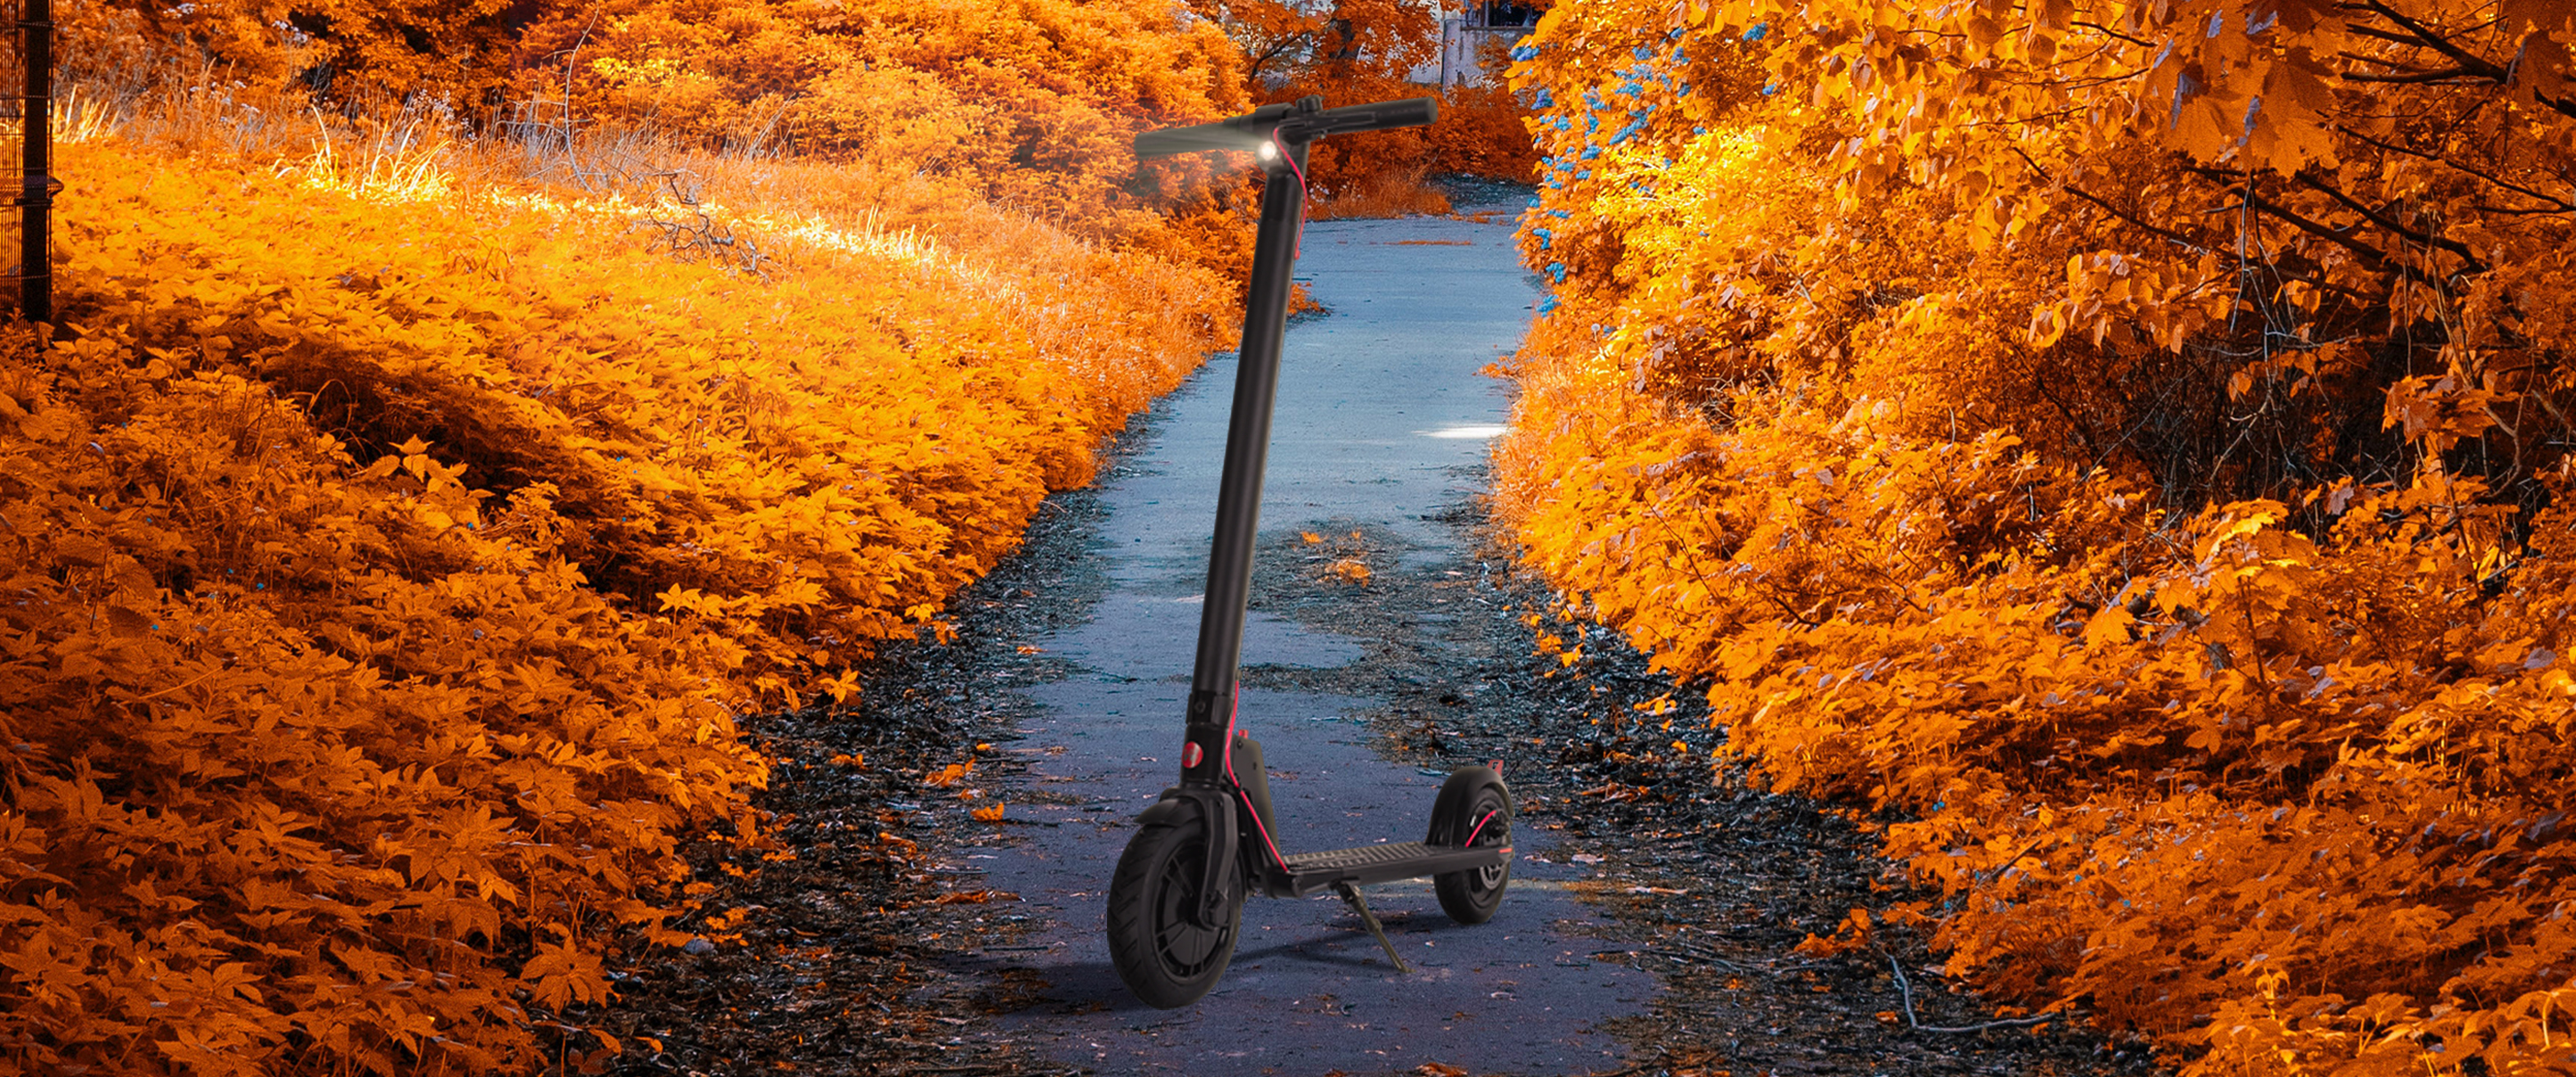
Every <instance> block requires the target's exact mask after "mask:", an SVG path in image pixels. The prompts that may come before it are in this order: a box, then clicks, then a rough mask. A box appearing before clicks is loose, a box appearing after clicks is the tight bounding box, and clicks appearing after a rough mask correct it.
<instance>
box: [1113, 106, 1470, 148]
mask: <svg viewBox="0 0 2576 1077" xmlns="http://www.w3.org/2000/svg"><path fill="white" fill-rule="evenodd" d="M1439 118H1440V99H1439V98H1436V97H1415V98H1408V99H1406V100H1402V101H1379V102H1376V103H1374V104H1367V105H1344V106H1342V107H1340V108H1328V109H1320V110H1317V111H1313V112H1304V111H1300V110H1299V109H1298V108H1297V106H1295V105H1286V104H1280V105H1263V106H1261V107H1260V108H1257V109H1254V110H1252V111H1251V112H1248V113H1245V114H1243V115H1241V116H1236V117H1234V118H1232V119H1226V120H1218V121H1217V122H1215V123H1202V124H1197V125H1195V126H1191V127H1166V128H1164V129H1162V130H1160V131H1147V132H1144V133H1143V134H1139V135H1137V136H1136V159H1137V160H1140V161H1141V160H1146V159H1149V158H1154V157H1169V156H1172V155H1174V154H1181V153H1196V152H1199V151H1201V150H1241V151H1245V152H1250V151H1253V150H1257V149H1260V148H1261V145H1262V144H1263V143H1265V142H1268V141H1270V139H1271V135H1272V133H1273V132H1277V134H1278V137H1280V138H1282V139H1286V140H1289V141H1298V142H1302V141H1308V140H1312V139H1317V138H1322V137H1323V136H1325V135H1339V134H1349V133H1352V132H1355V131H1385V130H1390V129H1393V128H1397V127H1420V126H1423V125H1425V124H1429V123H1432V122H1434V121H1436V120H1438V119H1439Z"/></svg>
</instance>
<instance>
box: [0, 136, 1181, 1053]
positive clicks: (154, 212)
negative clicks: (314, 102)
mask: <svg viewBox="0 0 2576 1077" xmlns="http://www.w3.org/2000/svg"><path fill="white" fill-rule="evenodd" d="M188 107H195V106H188ZM171 108H173V109H179V108H180V106H175V105H174V106H171ZM175 114H176V113H175V112H170V113H163V114H161V115H163V119H162V120H161V121H156V122H163V123H165V124H166V123H173V122H175V121H170V120H168V118H167V117H168V116H169V115H175ZM141 115H143V114H141V113H137V114H133V115H130V116H129V118H128V120H127V121H126V122H127V123H128V124H130V125H131V126H133V127H134V128H135V129H137V130H141V129H143V128H144V127H145V126H147V125H146V124H145V123H144V120H143V119H141V118H137V117H139V116H141ZM287 115H289V116H291V115H292V113H288V114H287ZM93 119H94V117H93ZM264 122H266V123H267V124H268V126H267V127H265V128H263V130H264V131H265V132H266V133H265V134H263V135H262V136H261V137H263V138H267V137H273V136H274V135H275V133H276V132H277V131H278V130H279V129H280V128H279V125H280V124H283V123H285V122H288V121H285V120H268V121H264ZM107 126H108V127H113V126H115V125H114V124H113V123H110V124H107ZM78 129H79V130H81V131H84V132H86V133H88V134H91V135H96V134H97V133H98V132H99V131H100V129H101V128H100V125H99V124H98V123H94V122H85V123H84V124H83V125H81V126H80V127H79V128H78ZM167 129H169V130H186V131H201V130H202V128H190V127H185V126H184V125H182V126H173V127H168V128H167ZM346 133H347V132H346V131H345V130H343V131H340V132H338V133H335V134H334V135H333V136H332V141H330V142H328V143H325V142H323V141H322V140H321V139H320V138H319V137H318V133H317V137H315V138H314V139H312V140H311V141H309V142H305V143H302V144H300V145H298V146H297V147H296V148H295V149H294V150H293V151H292V152H288V153H287V154H286V155H285V157H284V159H282V160H277V159H266V158H254V159H249V160H244V159H241V158H237V157H233V156H230V155H228V154H226V153H224V152H222V149H221V146H222V144H223V143H222V141H221V140H220V139H215V140H212V141H206V140H198V141H195V142H193V143H192V144H195V145H197V146H199V148H200V150H201V152H197V153H195V154H192V155H178V154H171V153H165V152H162V151H157V150H154V149H151V148H149V147H146V146H143V145H140V144H135V143H124V142H116V141H91V142H86V143H76V144H68V145H63V146H61V147H60V148H59V153H58V162H59V163H58V170H59V171H60V172H61V173H62V174H64V175H67V176H70V177H73V181H74V183H75V184H76V186H77V189H78V190H79V191H80V196H79V197H77V198H70V197H67V198H65V199H63V200H62V201H61V202H60V203H59V205H58V208H57V213H58V215H59V216H58V222H59V223H58V225H57V243H58V247H59V249H60V250H61V251H62V252H63V253H64V255H65V260H64V261H63V262H62V263H61V264H60V265H58V267H57V275H56V304H57V309H58V311H60V321H61V323H62V324H61V325H59V326H58V327H56V328H57V336H58V340H57V342H56V343H54V344H52V345H51V346H49V347H46V346H40V345H39V344H37V343H36V341H35V340H34V339H33V338H32V337H30V336H28V335H26V334H24V333H20V334H17V335H14V336H12V337H10V338H9V343H8V346H7V348H6V349H5V350H4V351H0V543H5V544H6V545H7V547H8V549H9V550H10V551H11V555H10V558H9V561H8V565H9V567H8V569H7V573H8V582H7V586H8V589H9V593H10V595H11V596H12V601H11V602H9V603H6V604H0V938H5V939H7V940H8V941H7V943H6V944H5V946H0V951H5V953H4V954H0V1044H5V1045H6V1046H5V1048H0V1050H5V1052H6V1053H5V1056H0V1057H6V1058H7V1059H8V1060H9V1061H10V1063H12V1064H14V1065H16V1066H19V1067H23V1068H27V1069H29V1070H32V1071H37V1072H58V1071H65V1072H67V1071H70V1070H71V1069H72V1068H73V1067H77V1066H87V1067H90V1069H91V1070H92V1071H93V1072H99V1071H106V1070H117V1071H124V1072H207V1073H214V1072H222V1073H236V1072H238V1073H269V1072H308V1071H309V1072H325V1071H327V1072H367V1073H393V1072H405V1073H409V1072H473V1073H481V1072H494V1071H500V1070H525V1069H530V1068H535V1067H537V1066H538V1065H540V1064H541V1063H542V1062H544V1061H547V1060H549V1059H550V1057H551V1056H552V1055H553V1054H554V1052H553V1051H551V1050H549V1049H548V1048H547V1046H546V1042H547V1041H550V1040H552V1039H555V1038H557V1037H558V1035H559V1034H560V1033H563V1032H566V1031H570V1032H572V1033H573V1034H574V1035H576V1036H578V1030H564V1029H561V1028H560V1027H559V1026H557V1025H555V1024H554V1022H555V1021H556V1020H557V1019H558V1015H560V1014H561V1012H562V1011H563V1010H564V1008H566V1007H567V1006H571V1005H574V1004H581V1003H594V1002H600V1001H604V1000H606V999H607V998H608V997H609V994H608V993H609V984H608V981H607V979H606V977H605V974H604V971H603V966H602V964H601V949H602V947H603V945H605V940H606V939H607V938H609V937H611V936H612V935H618V934H622V933H624V934H635V935H640V937H642V938H645V939H660V940H662V941H666V942H667V941H672V938H671V936H669V935H668V934H667V933H664V932H662V931H661V929H660V925H661V924H662V923H663V921H664V919H665V917H666V916H667V915H668V911H667V909H666V908H665V905H666V904H667V903H668V902H669V901H671V900H672V898H671V896H670V895H671V893H672V891H673V890H674V889H675V888H677V887H679V886H681V885H682V884H685V883H686V882H687V876H688V869H687V866H686V864H685V863H684V862H683V861H682V860H681V859H680V858H679V857H678V856H677V854H676V851H675V850H676V847H677V844H678V842H679V841H680V840H681V838H682V837H683V836H685V835H688V834H691V833H694V832H699V831H703V830H707V829H710V828H713V829H715V830H717V831H718V832H725V833H730V835H731V836H732V837H734V838H735V839H736V840H740V841H745V842H754V841H759V840H763V839H761V838H760V836H759V833H758V830H757V819H756V817H755V813H753V812H752V811H751V810H750V809H749V808H748V807H747V803H748V797H749V795H750V792H751V790H753V789H755V788H757V787H758V786H759V785H761V784H762V783H763V782H764V781H765V774H766V767H765V763H764V761H763V760H762V759H761V758H760V757H759V756H758V754H757V753H756V752H754V751H753V750H752V749H750V748H749V747H748V746H746V745H744V744H742V743H741V742H740V741H739V739H738V738H737V736H736V733H735V727H734V724H733V716H734V714H735V713H736V708H739V707H745V706H752V705H778V704H781V703H792V702H795V701H799V700H802V699H804V698H806V697H807V696H808V695H809V694H811V693H812V692H813V691H815V690H816V689H818V688H819V689H821V690H822V691H824V692H825V693H827V694H834V695H839V696H846V695H847V694H848V692H850V691H851V690H853V689H854V688H855V687H856V686H855V684H854V683H853V679H852V678H851V677H850V676H849V675H848V673H847V672H846V670H847V667H849V666H851V665H853V664H855V663H857V662H859V661H861V660H863V659H864V658H866V657H867V656H868V655H869V653H870V652H871V649H872V647H873V645H874V644H875V642H876V641H878V640H882V639H885V638H888V637H890V636H898V635H905V634H909V633H912V632H914V631H916V630H918V629H920V628H922V627H931V628H934V629H943V630H944V626H943V625H940V624H939V622H938V621H937V613H938V611H939V609H940V608H941V603H942V602H943V601H944V600H945V599H946V598H947V597H948V596H949V595H950V594H951V593H952V592H953V591H954V590H955V589H956V588H957V587H958V586H960V585H961V584H963V583H964V582H966V581H968V580H970V579H972V578H974V577H975V576H976V575H977V574H979V573H981V572H982V571H984V570H985V569H986V568H988V567H990V566H991V565H992V564H993V563H994V561H995V560H996V559H998V558H999V557H1001V556H1003V555H1004V554H1006V553H1007V552H1009V551H1010V550H1011V549H1012V548H1013V547H1014V546H1016V544H1017V543H1018V541H1019V536H1020V534H1021V532H1022V529H1023V527H1024V526H1025V524H1026V521H1027V518H1028V516H1029V514H1030V512H1031V511H1032V510H1033V509H1034V507H1035V505H1036V504H1037V501H1038V499H1039V498H1040V497H1042V496H1043V495H1044V494H1045V493H1046V492H1047V491H1048V490H1050V489H1060V488H1064V487H1068V486H1072V485H1076V484H1079V483H1082V482H1085V481H1088V479H1089V477H1090V474H1091V466H1092V452H1093V450H1094V448H1095V447H1096V446H1097V445H1098V444H1099V443H1100V442H1101V440H1102V439H1103V438H1104V437H1105V436H1106V435H1107V434H1108V433H1109V432H1111V431H1114V430H1116V429H1118V428H1120V427H1122V426H1123V425H1124V424H1125V422H1126V419H1127V416H1128V415H1129V414H1130V413H1131V412H1132V411H1134V410H1135V409H1137V408H1139V407H1141V406H1143V405H1144V404H1145V403H1146V402H1147V401H1149V400H1150V399H1151V397H1152V396H1153V395H1154V394H1156V393H1159V392H1161V391H1163V390H1165V389H1168V388H1169V387H1170V386H1171V385H1173V384H1175V383H1176V382H1177V381H1178V380H1179V379H1180V378H1181V377H1182V376H1183V375H1184V374H1185V373H1186V372H1187V371H1188V370H1189V369H1190V368H1191V367H1192V366H1193V365H1194V364H1195V362H1196V361H1197V359H1198V357H1199V356H1200V355H1201V354H1202V353H1203V351H1204V349H1206V348H1207V347H1209V346H1210V345H1211V344H1212V343H1214V342H1213V340H1212V339H1211V336H1212V334H1211V333H1210V332H1209V330H1208V327H1210V326H1212V325H1214V324H1219V323H1221V322H1223V321H1224V320H1225V315H1226V314H1227V313H1228V312H1227V311H1225V310H1224V308H1223V306H1222V304H1221V302H1219V301H1217V300H1212V299H1210V298H1208V297H1209V296H1211V295H1213V294H1217V293H1219V292H1220V291H1221V289H1220V288H1218V287H1215V286H1214V283H1215V282H1214V281H1213V280H1212V279H1211V278H1210V277H1209V276H1208V275H1207V274H1205V273H1204V272H1201V271H1197V270H1193V269H1188V268H1184V267H1179V266H1175V265H1172V264H1170V263H1168V262H1164V261H1161V260H1158V259H1155V258H1151V257H1147V256H1142V255H1135V254H1122V253H1117V252H1115V251H1112V250H1109V249H1106V248H1104V247H1102V246H1100V245H1098V244H1096V243H1092V242H1087V241H1084V240H1082V239H1080V238H1079V237H1076V236H1073V235H1070V234H1067V233H1066V232H1064V231H1062V230H1060V229H1056V228H1054V227H1052V226H1050V225H1047V224H1045V223H1043V222H1040V221H1036V220H1033V219H1030V218H1029V217H1027V216H1025V215H1016V214H1012V213H1009V212H1007V211H1003V210H998V209H995V208H992V207H990V206H979V205H977V204H975V203H972V202H969V201H966V200H964V199H961V198H958V197H957V195H956V194H955V192H954V191H953V190H951V191H937V190H929V191H925V190H922V189H920V188H918V187H914V186H895V187H891V188H888V189H886V190H883V191H877V192H864V193H862V194H861V196H860V197H861V199H862V200H865V199H868V198H875V199H877V200H876V201H874V202H872V203H868V204H864V205H858V206H852V205H849V204H846V203H847V202H849V201H850V198H851V195H850V192H847V191H846V190H844V191H841V192H838V195H837V197H838V199H839V200H840V201H841V202H843V203H844V204H842V205H839V206H836V207H834V208H835V209H836V210H837V212H833V213H823V212H818V211H816V210H815V209H814V208H813V207H811V206H810V205H796V204H794V203H795V202H796V201H797V199H793V198H782V199H781V202H780V204H777V205H774V206H773V205H766V204H761V203H758V202H742V203H732V204H726V203H722V202H719V201H718V200H716V199H713V198H703V199H701V200H700V201H699V202H698V204H696V205H695V206H673V205H669V204H662V205H658V206H646V205H642V204H639V203H637V202H634V201H630V200H627V199H625V198H623V197H587V196H583V195H580V194H579V193H578V192H572V191H566V190H562V189H550V188H529V187H525V186H521V185H514V184H508V183H499V182H485V181H482V180H478V179H476V178H475V176H476V175H477V172H476V169H478V168H485V169H487V170H488V169H489V168H493V167H497V166H493V165H492V164H491V160H492V159H490V158H486V157H477V156H475V154H476V153H478V152H481V151H477V150H473V149H472V148H470V147H469V148H466V149H458V148H454V147H450V148H447V149H443V150H435V151H434V152H433V150H432V149H423V148H418V147H415V146H413V145H412V144H411V143H409V142H404V143H402V144H401V145H400V146H398V147H396V148H393V149H385V147H386V145H387V143H385V142H383V141H381V140H379V141H375V142H373V143H372V144H373V145H374V146H375V147H377V149H378V150H380V151H382V152H379V153H377V154H375V155H374V156H372V157H370V156H368V154H367V153H365V152H360V151H359V150H358V149H353V147H352V143H351V142H350V141H349V140H348V139H347V138H346V137H345V135H346ZM263 144H265V143H263ZM357 145H358V146H360V147H364V146H366V145H369V143H367V142H363V141H362V142H360V143H358V144H357ZM477 161H482V162H483V164H480V165H478V164H476V162H477ZM799 176H804V177H806V179H805V180H803V181H802V182H808V183H819V182H820V181H819V180H815V179H813V178H812V177H811V176H810V175H809V174H807V173H800V172H798V171H797V170H796V169H794V168H792V167H789V166H783V165H782V166H780V167H779V168H777V169H773V170H770V171H767V172H765V173H763V177H764V179H765V180H767V181H777V180H784V179H793V178H795V177H799ZM820 189H821V188H819V187H816V188H811V189H810V190H809V193H810V192H811V190H820ZM747 196H748V195H747ZM915 199H919V200H926V201H929V202H934V203H938V207H937V212H936V213H918V214H916V213H912V212H911V211H908V210H906V209H905V208H904V207H905V204H906V203H907V201H908V200H915ZM861 209H864V210H866V212H864V213H863V212H858V210H861ZM699 214H704V216H699ZM651 217H658V218H660V219H663V220H665V221H674V220H676V221H680V222H682V223H686V224H689V225H690V226H691V227H699V228H707V229H715V230H720V231H722V232H723V233H725V234H727V235H729V236H731V237H734V238H736V239H741V240H749V239H755V238H756V239H757V241H758V244H759V246H760V249H761V250H763V251H764V252H767V253H766V255H765V257H764V259H763V260H762V261H760V262H759V263H758V265H757V266H756V268H757V270H758V272H754V271H752V269H751V268H746V266H745V265H744V263H742V262H741V261H739V260H734V261H727V262H723V263H710V262H708V261H705V260H700V261H697V262H695V263H690V262H684V261H681V260H677V259H675V258H674V257H672V256H671V255H670V254H669V253H657V250H658V249H659V245H660V243H661V241H662V240H664V239H666V238H667V237H668V235H669V233H668V232H667V231H665V230H663V229H658V228H653V227H641V228H639V225H643V224H644V222H645V221H646V220H647V218H651ZM908 220H912V221H918V223H906V222H907V221H908ZM458 221H470V222H472V227H471V228H470V229H467V228H458V227H456V222H458ZM736 249H740V248H736ZM835 671H840V676H838V677H826V676H824V674H828V673H832V672H835ZM848 762H849V765H851V766H859V765H863V764H862V763H861V761H860V760H859V759H858V758H857V757H856V756H852V757H849V760H848Z"/></svg>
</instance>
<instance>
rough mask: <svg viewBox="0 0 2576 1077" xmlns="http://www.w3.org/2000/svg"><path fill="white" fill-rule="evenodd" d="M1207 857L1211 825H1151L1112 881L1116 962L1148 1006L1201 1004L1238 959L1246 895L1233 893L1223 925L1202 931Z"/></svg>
mask: <svg viewBox="0 0 2576 1077" xmlns="http://www.w3.org/2000/svg"><path fill="white" fill-rule="evenodd" d="M1207 854H1208V840H1207V826H1206V824H1205V823H1203V822H1201V821H1199V820H1197V819H1190V820H1187V821H1185V822H1179V823H1149V824H1146V825H1145V826H1144V827H1142V828H1141V829H1139V830H1137V832H1136V836H1135V838H1133V839H1132V840H1130V841H1128V843H1127V852H1126V853H1125V854H1124V855H1122V856H1120V857H1119V858H1118V872H1117V874H1115V875H1113V876H1111V877H1110V880H1109V957H1110V961H1111V963H1112V964H1115V965H1116V966H1118V978H1119V979H1121V980H1124V981H1126V983H1127V989H1128V990H1129V991H1133V992H1135V993H1136V997H1137V998H1139V999H1142V1000H1144V1002H1145V1004H1146V1005H1148V1006H1153V1007H1155V1008H1157V1009H1165V1010H1169V1009H1174V1008H1177V1007H1181V1006H1187V1005H1189V1004H1190V1003H1193V1002H1196V1001H1198V1000H1199V998H1200V996H1203V995H1205V994H1207V993H1208V991H1209V990H1211V989H1213V988H1214V987H1216V982H1217V980H1218V979H1219V978H1221V977H1223V976H1224V975H1225V966H1226V963H1227V962H1229V961H1232V960H1233V959H1234V940H1235V932H1236V929H1237V928H1239V927H1241V926H1242V924H1243V895H1242V894H1241V893H1240V892H1237V893H1234V894H1231V895H1228V896H1227V900H1226V902H1225V906H1224V908H1223V911H1222V912H1221V913H1220V914H1219V918H1220V919H1221V920H1222V921H1223V922H1224V926H1222V927H1213V928H1212V927H1206V926H1202V925H1200V924H1198V923H1195V922H1194V921H1193V918H1192V915H1191V913H1192V911H1193V910H1194V909H1195V907H1196V906H1197V904H1198V900H1199V886H1200V876H1201V871H1200V869H1201V867H1202V865H1204V864H1205V863H1206V862H1207ZM1228 877H1229V878H1236V879H1239V878H1240V875H1238V874H1236V873H1232V872H1229V873H1228Z"/></svg>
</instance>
